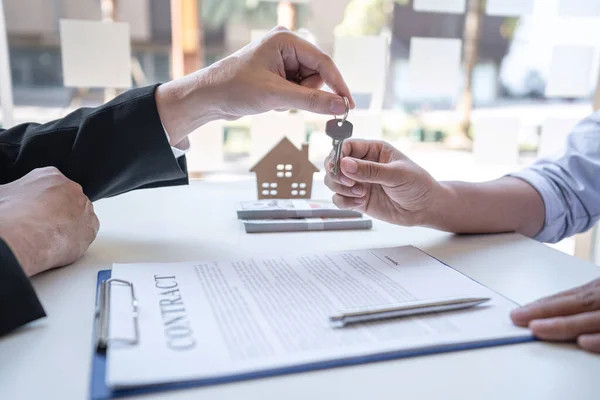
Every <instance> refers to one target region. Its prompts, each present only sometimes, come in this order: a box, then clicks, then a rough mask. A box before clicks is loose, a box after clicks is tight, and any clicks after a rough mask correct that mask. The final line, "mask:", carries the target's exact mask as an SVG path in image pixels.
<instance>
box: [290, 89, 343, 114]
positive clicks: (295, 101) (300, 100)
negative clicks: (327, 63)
mask: <svg viewBox="0 0 600 400" xmlns="http://www.w3.org/2000/svg"><path fill="white" fill-rule="evenodd" d="M280 96H281V97H280V100H279V101H281V102H282V103H285V105H286V107H288V108H296V109H299V110H305V111H310V112H314V113H318V114H337V115H342V114H344V112H346V103H345V102H344V99H343V98H342V97H340V96H338V95H337V94H333V93H329V92H325V91H323V90H319V89H314V88H308V87H304V86H301V85H297V84H294V83H291V82H286V84H285V85H284V90H283V93H280Z"/></svg>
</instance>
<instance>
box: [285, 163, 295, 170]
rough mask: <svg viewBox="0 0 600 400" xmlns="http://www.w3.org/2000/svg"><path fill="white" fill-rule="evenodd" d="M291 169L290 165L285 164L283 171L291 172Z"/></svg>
mask: <svg viewBox="0 0 600 400" xmlns="http://www.w3.org/2000/svg"><path fill="white" fill-rule="evenodd" d="M292 168H293V166H292V164H286V165H285V170H286V171H291V170H292Z"/></svg>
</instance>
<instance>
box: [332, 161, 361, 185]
mask: <svg viewBox="0 0 600 400" xmlns="http://www.w3.org/2000/svg"><path fill="white" fill-rule="evenodd" d="M333 167H334V162H333V160H332V158H331V156H329V157H327V159H326V160H325V171H326V175H325V183H327V180H328V179H329V180H330V181H331V182H333V183H337V184H340V185H344V186H347V187H352V186H354V185H355V184H356V181H353V180H352V179H350V178H348V177H347V176H345V175H344V174H342V172H341V171H338V173H337V174H334V173H333Z"/></svg>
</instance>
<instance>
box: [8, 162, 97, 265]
mask: <svg viewBox="0 0 600 400" xmlns="http://www.w3.org/2000/svg"><path fill="white" fill-rule="evenodd" d="M98 227H99V222H98V218H97V217H96V214H94V207H93V205H92V203H91V202H90V201H89V200H88V198H87V197H86V196H85V195H84V194H83V191H82V189H81V186H79V185H78V184H77V183H75V182H73V181H70V180H69V179H67V178H66V177H65V176H64V175H62V174H61V173H60V171H58V170H57V169H56V168H53V167H48V168H40V169H36V170H33V171H32V172H30V173H29V174H27V175H25V176H24V177H23V178H21V179H19V180H17V181H14V182H11V183H8V184H6V185H0V237H1V238H2V239H3V240H4V241H5V242H6V243H7V244H8V245H9V246H10V247H11V249H12V250H13V253H14V254H15V256H16V258H17V259H18V260H19V263H20V264H21V267H22V268H23V270H24V271H25V273H26V274H27V275H28V276H32V275H35V274H38V273H40V272H42V271H45V270H47V269H50V268H55V267H60V266H63V265H67V264H71V263H72V262H74V261H76V260H78V259H79V258H80V257H81V256H82V255H83V253H85V251H86V250H87V248H88V247H89V245H90V244H91V243H92V241H93V240H94V239H95V237H96V234H97V232H98Z"/></svg>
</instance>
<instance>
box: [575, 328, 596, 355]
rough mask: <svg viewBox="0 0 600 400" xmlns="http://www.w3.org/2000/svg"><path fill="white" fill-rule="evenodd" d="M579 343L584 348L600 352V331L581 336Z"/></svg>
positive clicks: (578, 339)
mask: <svg viewBox="0 0 600 400" xmlns="http://www.w3.org/2000/svg"><path fill="white" fill-rule="evenodd" d="M577 345H578V346H579V347H581V348H582V349H584V350H587V351H591V352H594V353H600V333H594V334H586V335H581V336H579V337H578V338H577Z"/></svg>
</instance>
